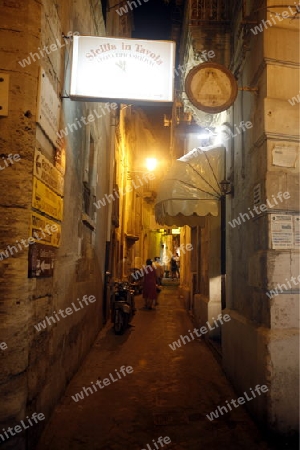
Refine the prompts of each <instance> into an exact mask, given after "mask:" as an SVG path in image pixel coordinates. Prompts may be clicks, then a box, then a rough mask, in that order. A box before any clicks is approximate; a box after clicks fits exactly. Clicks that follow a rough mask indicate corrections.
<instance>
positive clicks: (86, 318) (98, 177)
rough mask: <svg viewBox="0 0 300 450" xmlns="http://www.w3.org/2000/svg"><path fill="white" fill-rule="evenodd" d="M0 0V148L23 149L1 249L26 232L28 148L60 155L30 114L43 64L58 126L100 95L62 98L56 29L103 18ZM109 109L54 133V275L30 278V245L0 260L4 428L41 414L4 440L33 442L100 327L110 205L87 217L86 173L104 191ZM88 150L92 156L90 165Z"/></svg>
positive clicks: (9, 179) (63, 64) (9, 182)
mask: <svg viewBox="0 0 300 450" xmlns="http://www.w3.org/2000/svg"><path fill="white" fill-rule="evenodd" d="M2 3H3V4H2V5H1V19H0V21H1V27H0V30H1V31H0V42H1V44H0V55H1V58H0V59H1V63H0V66H1V68H0V71H1V72H4V73H5V74H9V75H10V84H9V114H8V116H7V117H1V118H0V134H1V139H0V154H1V156H2V157H3V158H5V159H6V158H7V156H8V155H9V154H10V153H11V154H13V155H14V154H18V155H20V159H19V160H18V161H16V162H14V164H10V165H9V167H6V168H5V169H3V170H1V173H0V192H1V200H0V212H1V221H0V249H1V250H5V249H7V248H8V247H7V246H8V245H10V246H11V245H13V244H15V245H16V241H17V240H18V241H19V242H20V241H21V239H28V237H30V232H31V231H30V220H31V214H32V211H33V208H32V194H33V184H34V177H33V171H34V152H35V148H38V149H39V150H40V152H41V153H42V154H43V155H44V156H45V157H46V158H47V159H48V160H49V161H50V162H51V163H52V164H54V162H55V155H57V150H56V148H57V142H53V141H51V139H49V137H48V135H47V134H46V132H45V129H44V128H43V127H41V126H40V125H39V124H37V123H36V122H37V120H38V117H37V101H38V84H39V73H40V68H42V69H43V70H44V73H45V74H46V77H47V78H48V80H49V83H50V85H51V87H52V89H53V90H54V92H55V95H56V96H57V98H58V99H59V103H60V111H61V112H60V119H59V127H60V128H59V129H63V128H65V127H66V126H68V124H72V123H75V122H76V118H80V117H82V116H83V117H87V116H88V114H89V113H91V112H92V111H93V110H95V109H96V108H99V107H100V104H99V103H92V104H88V103H85V102H75V101H71V100H70V99H69V98H61V97H68V79H69V76H70V52H71V43H70V39H63V38H62V33H64V34H65V35H67V34H68V32H71V33H69V35H71V34H72V32H78V33H79V34H81V35H105V26H104V22H103V18H102V12H101V3H100V2H98V1H96V0H93V1H86V0H79V1H77V2H72V1H71V0H67V1H64V2H59V3H58V2H54V1H51V0H43V1H42V2H37V1H35V0H28V1H26V2H18V1H13V0H9V1H4V2H2ZM52 44H56V46H57V49H56V50H54V48H55V47H54V46H53V47H52V50H51V51H50V46H51V45H52ZM45 46H46V49H47V51H46V50H45ZM43 48H44V51H43V50H42V49H43ZM24 58H26V60H27V63H24V62H23V66H22V64H20V63H19V62H20V61H21V62H22V60H24ZM103 106H104V105H103V104H102V107H103ZM110 115H111V114H110V112H107V114H106V115H104V117H102V118H101V119H96V120H95V121H94V122H93V123H90V124H89V125H87V126H82V127H81V128H79V127H77V130H76V129H75V127H73V132H71V131H70V132H69V133H68V136H66V137H65V139H64V140H62V141H61V142H60V145H61V146H62V148H63V149H64V150H65V154H66V170H65V174H64V198H63V204H64V208H63V218H62V221H57V220H56V221H55V219H54V222H55V223H57V224H58V225H61V243H60V246H59V248H57V249H56V250H55V261H54V273H53V276H52V277H49V278H28V259H29V256H28V253H29V247H28V246H27V247H26V248H22V250H20V251H18V252H15V251H14V252H13V254H12V255H9V257H8V258H6V257H4V258H2V261H0V279H1V284H0V295H1V304H2V306H1V312H0V315H1V323H2V326H1V338H0V340H1V342H2V341H3V342H5V343H6V344H7V349H5V350H0V358H1V367H2V371H1V376H0V395H1V399H2V407H1V412H0V422H1V429H2V428H5V429H7V427H9V426H11V427H13V426H15V425H17V424H18V423H19V422H20V421H21V420H22V419H24V418H25V417H26V416H27V415H31V414H32V413H33V412H37V413H43V414H44V415H45V420H44V421H42V422H40V424H39V425H36V426H32V427H30V429H28V430H26V434H25V435H24V434H23V433H22V434H19V435H17V436H16V437H10V438H9V439H7V440H6V442H5V443H4V444H3V448H18V449H20V450H22V449H25V448H33V446H34V443H35V442H36V440H37V438H38V435H39V434H40V433H41V428H42V427H43V426H44V425H45V423H46V421H47V420H48V419H49V417H50V414H51V411H52V409H53V407H54V406H55V405H56V403H57V402H58V400H59V398H60V396H61V394H62V393H63V391H64V389H65V387H66V385H67V383H68V382H69V380H70V379H71V377H72V375H73V374H74V372H75V371H76V370H77V368H78V367H79V364H80V362H81V361H82V359H83V358H84V356H85V355H86V353H87V351H88V349H89V348H90V346H91V344H92V343H93V341H94V339H95V337H96V335H97V332H98V331H99V329H100V328H101V327H102V323H103V308H102V296H103V289H104V263H105V244H106V240H107V236H106V230H107V224H108V220H109V217H108V208H107V207H103V208H102V209H98V210H97V209H96V210H95V212H93V211H92V212H91V213H90V215H89V217H86V214H85V207H84V180H85V177H86V170H91V167H92V168H93V176H94V179H93V180H92V181H91V185H90V186H92V195H93V199H100V198H102V197H104V195H105V193H109V177H110V171H111V167H110V166H111V163H110V158H109V152H110V148H111V142H110ZM77 123H78V122H77ZM91 152H93V153H94V162H93V163H92V166H90V167H89V168H88V169H87V164H88V161H89V160H90V158H89V155H90V154H91ZM0 161H1V160H0ZM3 161H4V159H3ZM2 165H3V164H2ZM40 214H42V215H44V213H40ZM84 295H87V296H88V297H89V296H92V295H93V296H94V297H95V298H96V301H93V303H88V305H86V304H84V303H83V306H84V307H83V308H82V309H80V311H78V312H77V311H76V312H74V313H72V315H71V316H70V317H66V315H65V318H61V319H60V320H59V321H58V320H56V323H53V322H51V324H47V326H46V327H45V329H44V330H43V331H40V332H38V331H37V330H36V329H35V327H34V325H35V324H37V323H38V322H40V321H42V320H43V319H45V317H46V316H51V315H53V314H55V312H58V311H59V310H60V309H61V310H65V309H66V308H68V307H70V306H71V304H72V302H73V303H75V304H77V306H78V303H79V300H82V298H83V296H84ZM78 299H79V300H78ZM60 317H62V316H60Z"/></svg>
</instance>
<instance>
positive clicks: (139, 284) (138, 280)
mask: <svg viewBox="0 0 300 450" xmlns="http://www.w3.org/2000/svg"><path fill="white" fill-rule="evenodd" d="M130 272H131V273H130V275H129V277H128V281H129V284H130V288H131V289H132V290H133V291H134V294H135V295H139V294H141V293H142V292H143V280H144V277H143V275H141V273H140V271H139V269H136V268H133V269H130Z"/></svg>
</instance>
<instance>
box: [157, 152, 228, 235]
mask: <svg viewBox="0 0 300 450" xmlns="http://www.w3.org/2000/svg"><path fill="white" fill-rule="evenodd" d="M224 156H225V148H224V147H202V148H201V147H199V148H197V149H194V150H192V151H191V152H189V153H188V154H187V155H184V156H182V157H181V158H180V159H177V160H176V161H175V163H174V164H173V166H172V167H171V169H170V170H169V172H168V173H167V175H166V177H165V179H164V181H163V182H162V184H161V185H160V188H159V191H158V195H157V200H156V205H155V218H156V221H157V222H158V223H159V224H161V225H169V226H171V225H177V226H183V225H189V226H197V225H200V226H201V225H202V226H203V217H204V216H208V215H212V216H217V215H218V214H219V208H220V202H219V200H220V197H221V188H220V181H221V180H223V179H224Z"/></svg>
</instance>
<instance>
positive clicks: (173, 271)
mask: <svg viewBox="0 0 300 450" xmlns="http://www.w3.org/2000/svg"><path fill="white" fill-rule="evenodd" d="M171 276H172V280H174V278H177V262H176V260H175V256H172V258H171Z"/></svg>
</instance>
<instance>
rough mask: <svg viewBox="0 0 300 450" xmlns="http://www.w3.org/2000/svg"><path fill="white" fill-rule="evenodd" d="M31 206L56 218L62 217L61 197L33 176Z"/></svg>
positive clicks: (60, 218)
mask: <svg viewBox="0 0 300 450" xmlns="http://www.w3.org/2000/svg"><path fill="white" fill-rule="evenodd" d="M32 207H33V208H35V209H37V210H38V211H42V212H44V213H45V214H47V215H48V216H50V217H54V218H55V219H57V220H62V218H63V199H62V198H61V197H59V195H57V194H55V192H53V191H51V189H49V188H48V187H47V186H46V185H45V184H43V183H42V182H41V181H39V180H38V179H37V178H36V177H33V193H32Z"/></svg>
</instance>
